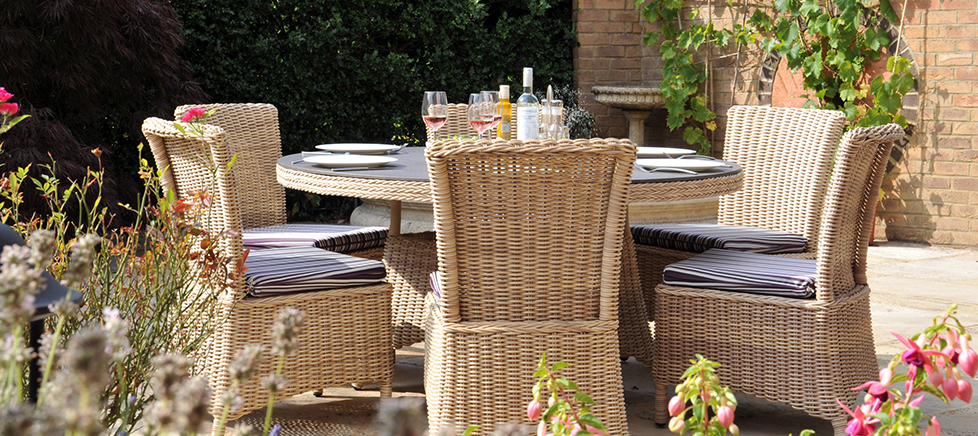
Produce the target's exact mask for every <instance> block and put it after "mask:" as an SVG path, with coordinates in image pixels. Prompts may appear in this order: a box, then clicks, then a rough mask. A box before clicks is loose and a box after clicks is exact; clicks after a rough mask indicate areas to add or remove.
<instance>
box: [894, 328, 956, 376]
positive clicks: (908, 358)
mask: <svg viewBox="0 0 978 436" xmlns="http://www.w3.org/2000/svg"><path fill="white" fill-rule="evenodd" d="M890 333H893V332H890ZM893 336H896V337H897V339H899V340H900V342H902V343H903V345H904V346H906V347H907V351H904V352H903V355H901V356H900V358H901V360H903V363H906V364H907V365H913V366H914V367H917V368H924V371H927V375H930V372H931V370H932V369H933V366H934V364H933V362H931V360H930V357H928V356H943V357H945V358H947V359H948V360H950V359H951V356H948V355H946V354H944V352H942V351H934V350H924V349H922V348H920V345H918V344H917V343H916V342H913V341H911V340H909V339H907V338H905V337H903V336H900V335H898V334H896V333H893Z"/></svg>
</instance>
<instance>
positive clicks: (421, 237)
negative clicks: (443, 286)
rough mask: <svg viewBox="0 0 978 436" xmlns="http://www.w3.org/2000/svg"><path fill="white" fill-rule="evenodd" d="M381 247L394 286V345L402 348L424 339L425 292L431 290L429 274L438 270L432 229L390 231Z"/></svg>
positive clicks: (388, 275)
mask: <svg viewBox="0 0 978 436" xmlns="http://www.w3.org/2000/svg"><path fill="white" fill-rule="evenodd" d="M385 248H386V252H385V253H384V265H385V266H386V267H387V282H388V283H390V284H391V286H393V287H394V294H393V297H392V298H391V301H392V303H391V304H392V308H391V313H392V315H391V317H392V320H393V323H394V348H402V347H405V346H409V345H411V344H416V343H418V342H423V341H424V320H425V309H426V308H427V305H425V296H426V295H427V294H428V293H429V292H430V291H431V286H430V285H429V276H430V274H431V273H432V272H433V271H436V270H438V257H437V253H436V249H435V233H434V232H424V233H408V234H402V235H396V236H395V235H390V236H388V237H387V245H386V247H385Z"/></svg>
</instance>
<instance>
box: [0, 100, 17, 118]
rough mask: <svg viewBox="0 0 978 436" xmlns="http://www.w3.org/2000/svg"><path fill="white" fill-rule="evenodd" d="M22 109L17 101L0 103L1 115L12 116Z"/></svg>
mask: <svg viewBox="0 0 978 436" xmlns="http://www.w3.org/2000/svg"><path fill="white" fill-rule="evenodd" d="M18 110H20V106H17V103H0V115H3V116H7V117H9V116H11V115H13V114H15V113H17V111H18Z"/></svg>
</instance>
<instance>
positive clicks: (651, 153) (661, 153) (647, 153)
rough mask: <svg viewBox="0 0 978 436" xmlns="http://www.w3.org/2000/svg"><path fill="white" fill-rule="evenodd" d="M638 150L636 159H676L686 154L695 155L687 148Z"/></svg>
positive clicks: (694, 152) (644, 148) (641, 148)
mask: <svg viewBox="0 0 978 436" xmlns="http://www.w3.org/2000/svg"><path fill="white" fill-rule="evenodd" d="M636 148H638V157H676V156H683V155H687V154H696V151H695V150H690V149H687V148H669V147H636Z"/></svg>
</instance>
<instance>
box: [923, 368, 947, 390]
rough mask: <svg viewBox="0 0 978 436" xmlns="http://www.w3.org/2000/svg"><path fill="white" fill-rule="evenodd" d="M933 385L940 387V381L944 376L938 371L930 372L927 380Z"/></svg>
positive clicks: (942, 380) (941, 381) (942, 381)
mask: <svg viewBox="0 0 978 436" xmlns="http://www.w3.org/2000/svg"><path fill="white" fill-rule="evenodd" d="M927 381H928V382H930V384H931V385H933V386H934V387H937V388H940V387H941V383H944V376H943V375H941V372H940V371H934V372H932V373H930V377H929V378H928V380H927Z"/></svg>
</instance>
